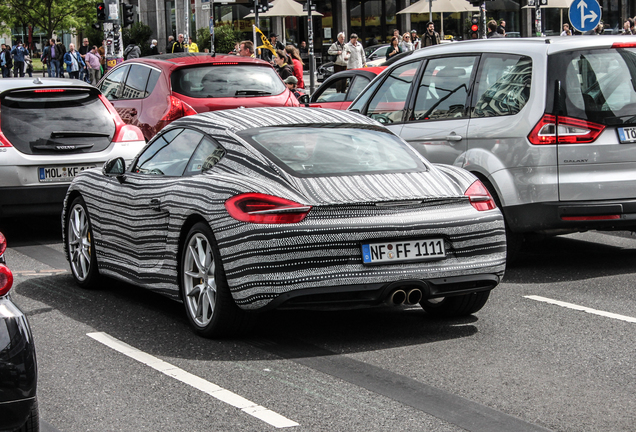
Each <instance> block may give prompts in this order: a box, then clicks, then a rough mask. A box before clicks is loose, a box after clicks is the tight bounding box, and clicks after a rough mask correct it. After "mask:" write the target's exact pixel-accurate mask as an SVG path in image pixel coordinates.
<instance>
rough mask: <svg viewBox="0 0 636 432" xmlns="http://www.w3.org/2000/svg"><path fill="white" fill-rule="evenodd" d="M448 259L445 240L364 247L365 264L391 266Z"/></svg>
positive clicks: (366, 245) (376, 244)
mask: <svg viewBox="0 0 636 432" xmlns="http://www.w3.org/2000/svg"><path fill="white" fill-rule="evenodd" d="M445 257H446V248H445V247H444V239H442V238H429V239H422V240H403V241H394V242H386V243H368V244H363V245H362V262H363V263H364V264H389V263H396V262H404V261H426V260H432V259H440V258H445Z"/></svg>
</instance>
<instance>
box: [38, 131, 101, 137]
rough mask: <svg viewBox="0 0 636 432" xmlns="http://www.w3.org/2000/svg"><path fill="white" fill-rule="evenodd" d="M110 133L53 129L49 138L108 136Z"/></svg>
mask: <svg viewBox="0 0 636 432" xmlns="http://www.w3.org/2000/svg"><path fill="white" fill-rule="evenodd" d="M109 136H110V134H107V133H104V132H88V131H53V132H51V136H50V138H68V137H109Z"/></svg>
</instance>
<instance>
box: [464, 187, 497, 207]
mask: <svg viewBox="0 0 636 432" xmlns="http://www.w3.org/2000/svg"><path fill="white" fill-rule="evenodd" d="M464 195H466V196H467V197H468V199H469V200H470V204H471V205H472V206H473V207H475V209H477V211H486V210H492V209H495V208H497V205H496V204H495V200H494V199H492V196H491V195H490V193H489V192H488V189H486V186H484V184H483V183H482V182H480V181H479V180H476V181H475V182H474V183H473V184H471V185H470V187H469V188H468V189H466V192H464Z"/></svg>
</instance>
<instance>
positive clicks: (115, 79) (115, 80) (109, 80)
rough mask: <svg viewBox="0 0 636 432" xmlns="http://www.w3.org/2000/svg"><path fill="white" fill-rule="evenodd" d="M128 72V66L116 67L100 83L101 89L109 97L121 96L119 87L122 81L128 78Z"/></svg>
mask: <svg viewBox="0 0 636 432" xmlns="http://www.w3.org/2000/svg"><path fill="white" fill-rule="evenodd" d="M127 72H128V66H122V67H120V68H117V69H115V70H114V71H112V72H111V73H109V74H108V75H106V78H104V81H102V84H101V85H100V87H99V88H100V90H101V91H102V93H104V96H106V97H107V98H108V99H117V98H118V97H119V87H120V85H121V83H122V81H123V80H124V79H125V78H126V73H127Z"/></svg>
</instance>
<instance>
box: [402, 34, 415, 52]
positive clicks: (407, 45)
mask: <svg viewBox="0 0 636 432" xmlns="http://www.w3.org/2000/svg"><path fill="white" fill-rule="evenodd" d="M400 48H401V49H402V52H407V51H413V42H411V33H404V34H403V35H402V42H400Z"/></svg>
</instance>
